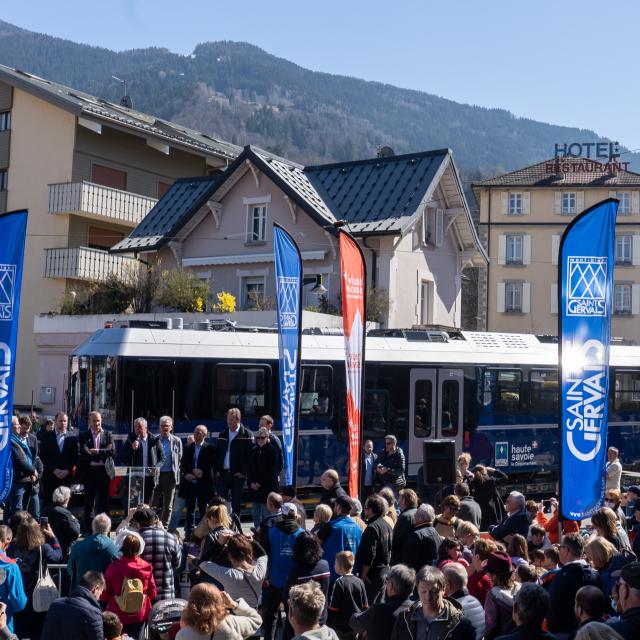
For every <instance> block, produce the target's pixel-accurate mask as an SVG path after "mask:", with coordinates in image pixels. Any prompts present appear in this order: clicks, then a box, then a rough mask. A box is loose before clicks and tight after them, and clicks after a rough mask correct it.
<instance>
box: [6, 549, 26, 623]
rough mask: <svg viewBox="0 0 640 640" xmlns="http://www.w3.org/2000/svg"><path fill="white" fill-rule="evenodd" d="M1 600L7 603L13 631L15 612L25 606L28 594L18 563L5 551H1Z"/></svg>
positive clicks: (9, 620)
mask: <svg viewBox="0 0 640 640" xmlns="http://www.w3.org/2000/svg"><path fill="white" fill-rule="evenodd" d="M0 602H4V603H5V604H6V605H7V626H8V627H9V629H10V630H11V631H13V614H14V613H17V612H18V611H22V610H23V609H24V608H25V606H26V604H27V596H26V594H25V592H24V586H23V584H22V575H21V574H20V568H19V567H18V563H17V562H16V561H15V560H13V559H12V558H8V557H7V556H5V555H4V553H0Z"/></svg>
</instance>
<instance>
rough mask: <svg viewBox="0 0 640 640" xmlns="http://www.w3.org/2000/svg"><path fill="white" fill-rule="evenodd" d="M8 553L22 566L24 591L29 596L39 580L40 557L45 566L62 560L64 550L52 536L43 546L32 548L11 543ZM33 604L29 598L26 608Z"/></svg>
mask: <svg viewBox="0 0 640 640" xmlns="http://www.w3.org/2000/svg"><path fill="white" fill-rule="evenodd" d="M7 555H8V556H9V557H11V558H15V559H16V561H17V563H18V567H19V568H20V574H21V575H22V585H23V586H24V591H25V593H27V594H28V595H29V596H31V595H32V594H33V590H34V589H35V586H36V582H37V581H38V572H39V568H40V558H42V567H43V568H46V567H47V565H49V564H54V563H56V562H60V560H62V550H61V549H60V545H59V544H58V540H57V539H56V538H52V539H51V540H50V541H49V542H46V543H45V544H43V545H42V546H41V547H36V548H35V549H30V550H28V549H22V548H20V547H18V546H17V545H16V544H11V545H10V546H9V548H8V549H7ZM31 604H32V603H31V600H29V602H28V603H27V606H26V608H27V609H29V607H30V606H31Z"/></svg>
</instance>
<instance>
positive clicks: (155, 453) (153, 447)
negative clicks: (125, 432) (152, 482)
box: [122, 433, 164, 469]
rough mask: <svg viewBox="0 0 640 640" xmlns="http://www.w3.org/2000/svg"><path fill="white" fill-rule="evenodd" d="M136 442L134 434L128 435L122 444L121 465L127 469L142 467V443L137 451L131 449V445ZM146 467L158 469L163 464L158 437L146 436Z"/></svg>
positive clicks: (162, 449)
mask: <svg viewBox="0 0 640 640" xmlns="http://www.w3.org/2000/svg"><path fill="white" fill-rule="evenodd" d="M136 440H138V436H137V435H136V434H135V433H130V434H129V436H128V437H127V439H126V440H125V442H124V447H123V450H122V463H123V464H125V465H127V466H128V467H142V460H143V458H142V442H140V446H139V447H138V448H137V449H134V448H133V446H132V445H133V443H134V442H135V441H136ZM147 447H148V449H149V451H148V453H147V467H157V468H158V469H159V468H160V467H161V466H162V464H163V462H164V448H163V447H162V443H161V442H160V436H152V435H151V434H150V433H148V434H147Z"/></svg>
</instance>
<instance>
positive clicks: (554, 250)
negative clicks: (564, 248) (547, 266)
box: [551, 233, 560, 264]
mask: <svg viewBox="0 0 640 640" xmlns="http://www.w3.org/2000/svg"><path fill="white" fill-rule="evenodd" d="M559 254H560V234H559V233H554V234H553V235H552V236H551V264H558V258H559Z"/></svg>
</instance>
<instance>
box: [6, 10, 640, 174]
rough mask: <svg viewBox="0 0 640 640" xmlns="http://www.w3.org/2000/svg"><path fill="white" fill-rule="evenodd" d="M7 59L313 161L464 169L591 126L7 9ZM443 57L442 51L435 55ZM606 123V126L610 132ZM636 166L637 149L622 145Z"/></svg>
mask: <svg viewBox="0 0 640 640" xmlns="http://www.w3.org/2000/svg"><path fill="white" fill-rule="evenodd" d="M0 63H2V64H5V65H8V66H11V67H16V68H18V69H22V70H25V71H30V72H32V73H35V74H37V75H40V76H42V77H45V78H49V79H52V80H55V81H58V82H61V83H64V84H67V85H70V86H72V87H75V88H78V89H82V90H84V91H87V92H89V93H92V94H94V95H97V96H99V97H102V98H106V99H109V100H113V101H119V99H120V98H121V96H122V87H121V85H120V84H118V83H117V82H116V81H115V80H113V78H112V75H116V76H118V77H119V78H123V79H125V80H126V81H127V91H128V93H129V94H130V96H131V98H132V100H133V103H134V107H135V108H136V109H139V110H141V111H145V112H148V113H150V114H154V115H157V116H160V117H163V118H167V119H171V120H174V121H176V122H179V123H182V124H185V125H187V126H190V127H193V128H195V129H199V130H201V131H203V132H205V133H209V134H212V135H216V136H218V137H220V138H223V139H226V140H229V141H231V142H234V143H236V144H241V145H242V144H247V143H252V144H257V145H260V146H262V147H265V148H267V149H269V150H271V151H274V152H276V153H279V154H282V155H284V156H286V157H288V158H291V159H293V160H298V161H300V162H303V163H306V164H310V163H317V162H326V161H331V160H347V159H355V158H363V157H370V156H372V155H374V154H375V151H376V148H377V147H379V146H381V145H389V146H391V147H392V148H393V149H394V150H395V151H396V153H404V152H410V151H417V150H423V149H432V148H439V147H450V148H452V149H453V150H454V154H455V157H456V161H457V163H458V165H459V166H460V167H461V169H462V170H463V172H464V174H465V177H466V178H467V179H477V178H479V177H484V176H489V175H493V174H495V173H497V172H500V171H503V170H511V169H515V168H518V167H522V166H525V165H528V164H531V163H533V162H537V161H540V160H543V159H545V158H549V157H550V156H552V155H553V150H554V145H555V143H557V142H572V141H593V140H597V139H600V137H599V136H597V135H596V134H595V133H594V132H592V131H586V130H580V129H576V128H570V127H561V126H555V125H549V124H545V123H542V122H536V121H534V120H530V119H526V118H516V117H515V116H514V115H513V114H511V113H509V112H508V111H505V110H503V109H486V108H483V107H477V106H471V105H465V104H459V103H456V102H453V101H451V100H446V99H444V98H440V97H437V96H434V95H430V94H427V93H423V92H420V91H412V90H408V89H399V88H397V87H394V86H392V85H388V84H382V83H378V82H366V81H364V80H358V79H355V78H350V77H345V76H338V75H330V74H327V73H319V72H314V71H308V70H306V69H303V68H302V67H299V66H298V65H296V64H293V63H292V62H289V61H287V60H284V59H282V58H277V57H275V56H273V55H270V54H268V53H266V52H265V51H263V50H261V49H259V48H258V47H255V46H253V45H251V44H247V43H242V42H208V43H204V44H200V45H198V46H197V47H196V48H195V50H194V51H193V53H192V54H191V55H189V56H183V55H178V54H175V53H171V52H170V51H168V50H167V49H160V48H150V49H139V50H132V51H124V52H114V51H110V50H108V49H103V48H99V47H92V46H88V45H83V44H77V43H74V42H70V41H68V40H62V39H60V38H54V37H51V36H47V35H42V34H37V33H34V32H30V31H26V30H24V29H20V28H18V27H15V26H13V25H10V24H8V23H6V22H2V21H0ZM434 64H437V63H434ZM605 133H606V132H605ZM623 159H624V160H629V161H631V162H632V163H633V164H635V166H636V167H640V162H639V161H638V156H634V155H632V154H629V155H626V156H624V157H623Z"/></svg>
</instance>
